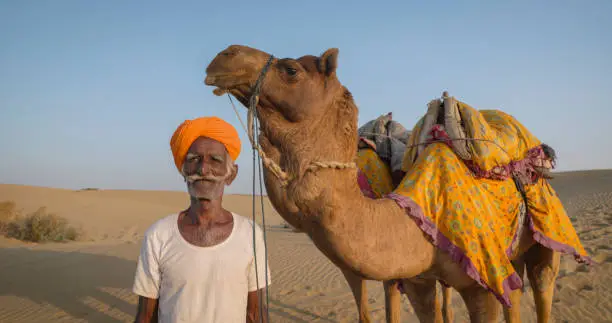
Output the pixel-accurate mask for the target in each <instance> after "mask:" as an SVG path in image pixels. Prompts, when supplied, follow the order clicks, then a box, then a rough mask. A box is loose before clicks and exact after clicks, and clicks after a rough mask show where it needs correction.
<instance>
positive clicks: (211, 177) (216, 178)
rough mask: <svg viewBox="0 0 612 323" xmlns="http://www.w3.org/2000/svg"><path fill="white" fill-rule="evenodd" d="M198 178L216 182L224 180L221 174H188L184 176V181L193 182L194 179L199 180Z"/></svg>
mask: <svg viewBox="0 0 612 323" xmlns="http://www.w3.org/2000/svg"><path fill="white" fill-rule="evenodd" d="M200 180H203V181H209V182H214V183H218V182H221V181H223V180H225V177H223V176H214V175H204V176H201V175H190V176H186V177H185V181H186V182H187V183H190V184H191V183H193V182H195V181H200Z"/></svg>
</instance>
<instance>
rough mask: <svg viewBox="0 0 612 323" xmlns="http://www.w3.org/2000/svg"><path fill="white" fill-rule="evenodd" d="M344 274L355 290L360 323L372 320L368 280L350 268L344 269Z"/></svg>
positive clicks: (367, 322)
mask: <svg viewBox="0 0 612 323" xmlns="http://www.w3.org/2000/svg"><path fill="white" fill-rule="evenodd" d="M342 274H343V275H344V278H345V279H346V281H347V282H348V284H349V287H350V288H351V291H352V292H353V297H354V298H355V303H357V311H358V312H359V323H369V322H372V319H371V318H370V309H369V307H368V290H367V288H366V280H365V279H363V278H361V277H359V276H357V275H355V274H354V273H353V272H352V271H350V270H342Z"/></svg>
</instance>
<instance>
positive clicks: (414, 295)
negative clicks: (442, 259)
mask: <svg viewBox="0 0 612 323" xmlns="http://www.w3.org/2000/svg"><path fill="white" fill-rule="evenodd" d="M402 287H403V289H404V292H405V293H406V296H408V300H410V304H412V308H413V309H414V311H415V313H416V314H417V317H418V318H419V322H421V323H438V322H443V321H442V309H441V306H440V302H439V301H438V297H437V290H436V280H420V281H418V282H417V281H414V280H413V281H411V280H403V281H402Z"/></svg>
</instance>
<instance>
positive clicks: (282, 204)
mask: <svg viewBox="0 0 612 323" xmlns="http://www.w3.org/2000/svg"><path fill="white" fill-rule="evenodd" d="M259 143H260V145H262V146H265V147H267V149H266V151H267V156H268V158H270V159H271V160H272V161H274V162H275V163H277V164H278V163H279V162H280V160H281V154H280V151H279V150H278V149H277V148H276V147H274V146H272V145H271V144H270V143H269V142H268V141H267V138H266V137H265V136H259ZM263 173H264V185H265V187H266V191H267V192H268V198H269V200H270V203H271V204H272V206H273V207H274V209H275V210H276V211H277V212H278V213H279V214H280V215H281V217H282V218H283V219H285V220H286V221H287V222H288V224H289V225H290V226H291V227H292V231H293V232H306V231H305V230H304V229H303V228H302V227H301V226H302V225H304V224H305V222H304V221H303V216H302V214H301V213H300V210H299V209H298V207H297V206H296V205H295V204H294V203H293V202H292V201H291V199H289V198H288V197H287V192H286V191H285V190H283V187H282V185H281V184H280V183H279V181H278V178H276V177H275V176H274V175H273V174H271V173H270V172H269V171H268V170H267V168H264V169H263ZM340 270H341V272H342V274H343V275H344V278H345V279H346V281H347V283H348V285H349V287H350V289H351V292H352V293H353V297H354V299H355V304H356V305H357V312H358V315H359V322H360V323H369V322H372V319H371V317H370V309H369V304H368V292H367V288H366V280H367V279H363V278H362V277H360V276H359V275H357V274H355V273H354V272H353V271H350V270H346V269H343V268H342V267H341V268H340ZM383 286H385V288H391V286H394V285H393V282H392V281H385V282H383ZM385 294H386V295H388V292H387V291H385ZM450 299H451V289H450V288H448V287H445V286H442V305H441V307H440V308H438V309H439V310H441V311H442V313H440V315H442V317H443V318H444V322H452V321H453V312H452V309H451V308H450ZM396 303H397V304H394V305H393V306H400V304H399V303H400V301H399V298H397V299H396ZM385 307H386V309H389V308H390V306H389V304H386V306H385ZM386 315H389V313H388V312H387V313H386ZM436 315H438V314H436Z"/></svg>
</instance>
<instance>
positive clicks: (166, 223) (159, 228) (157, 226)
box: [145, 213, 178, 237]
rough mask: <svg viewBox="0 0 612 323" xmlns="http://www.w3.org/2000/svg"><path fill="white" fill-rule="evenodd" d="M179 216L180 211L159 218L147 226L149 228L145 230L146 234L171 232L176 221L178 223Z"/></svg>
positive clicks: (153, 234) (149, 235)
mask: <svg viewBox="0 0 612 323" xmlns="http://www.w3.org/2000/svg"><path fill="white" fill-rule="evenodd" d="M177 218H178V213H172V214H169V215H166V216H164V217H162V218H160V219H157V220H156V221H155V222H153V224H151V225H150V226H149V227H148V228H147V230H146V231H145V236H147V237H152V236H156V235H160V234H167V233H170V232H171V231H172V229H173V228H174V223H176V221H177Z"/></svg>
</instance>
